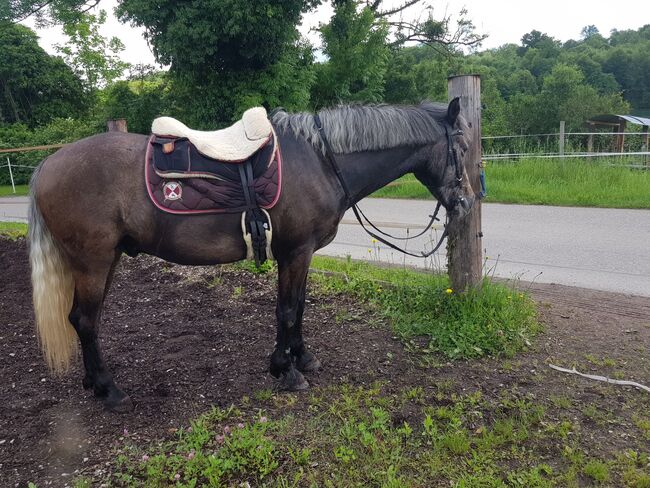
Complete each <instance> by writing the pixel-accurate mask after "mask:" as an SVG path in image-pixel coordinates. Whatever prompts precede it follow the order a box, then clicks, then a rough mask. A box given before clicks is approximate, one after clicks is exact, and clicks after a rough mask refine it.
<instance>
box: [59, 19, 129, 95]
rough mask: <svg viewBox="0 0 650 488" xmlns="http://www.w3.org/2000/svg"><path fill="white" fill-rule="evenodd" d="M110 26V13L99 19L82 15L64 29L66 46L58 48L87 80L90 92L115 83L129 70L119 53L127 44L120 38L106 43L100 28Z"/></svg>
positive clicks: (75, 69)
mask: <svg viewBox="0 0 650 488" xmlns="http://www.w3.org/2000/svg"><path fill="white" fill-rule="evenodd" d="M105 22H106V11H104V10H100V12H99V14H98V15H92V14H88V13H80V14H78V15H76V16H74V18H73V19H72V20H71V21H70V22H68V23H66V24H65V25H64V26H63V32H64V33H65V35H66V36H68V42H66V44H65V45H56V46H55V47H56V50H57V51H58V52H59V53H60V54H62V55H63V57H64V59H65V61H66V63H67V64H68V65H69V66H70V67H72V69H73V70H74V71H75V73H77V75H78V76H79V77H80V78H81V79H83V80H84V82H85V85H86V89H87V90H88V91H89V92H94V91H95V90H97V89H98V88H100V87H102V86H106V85H107V84H109V83H111V82H113V81H114V80H116V79H117V78H119V77H120V76H122V74H123V73H124V70H125V69H126V68H128V66H129V64H128V63H125V62H124V61H122V60H121V59H120V57H119V53H120V52H122V51H123V50H124V44H123V43H122V41H120V40H119V39H118V38H117V37H112V38H111V39H108V40H107V39H106V38H105V37H104V36H102V35H101V34H100V33H99V28H100V26H102V25H103V24H104V23H105Z"/></svg>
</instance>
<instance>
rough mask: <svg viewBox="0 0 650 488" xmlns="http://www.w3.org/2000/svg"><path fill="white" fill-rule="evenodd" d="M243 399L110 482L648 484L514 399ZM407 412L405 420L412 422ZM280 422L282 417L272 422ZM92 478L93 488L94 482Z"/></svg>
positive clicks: (377, 395)
mask: <svg viewBox="0 0 650 488" xmlns="http://www.w3.org/2000/svg"><path fill="white" fill-rule="evenodd" d="M297 398H298V397H297V396H296V395H291V394H286V393H285V394H279V395H278V394H273V395H272V396H270V397H268V398H265V400H264V401H263V402H262V404H261V405H260V404H259V403H258V404H253V403H252V401H251V400H250V399H249V398H247V397H244V398H242V400H241V402H240V404H239V405H238V406H237V407H235V406H231V407H230V408H226V409H222V408H217V407H214V408H213V409H212V410H210V411H209V412H207V413H205V414H203V415H201V416H199V417H198V418H196V419H195V420H193V421H191V422H190V423H189V425H186V426H184V427H181V428H179V429H178V430H177V432H176V433H175V435H174V438H173V439H171V440H168V441H164V442H159V443H152V444H142V445H137V444H132V443H129V442H128V441H127V442H126V443H125V444H123V445H120V446H119V447H118V448H117V449H116V458H115V460H114V461H113V462H111V463H110V464H111V465H110V471H111V472H112V474H111V475H110V478H108V479H104V480H95V482H96V484H98V485H99V484H100V483H99V481H102V482H103V483H105V484H104V485H103V486H128V487H131V486H161V487H162V486H177V487H196V486H224V487H225V486H247V487H250V486H267V487H282V488H285V487H298V486H309V487H312V486H313V487H318V486H323V487H332V488H333V487H339V486H345V487H368V486H376V487H389V488H390V487H395V488H398V487H429V486H455V487H495V488H501V487H503V488H506V487H511V488H516V487H521V488H523V487H530V488H536V487H537V488H548V487H578V486H594V485H595V486H631V487H646V488H647V487H648V486H650V485H648V480H649V479H650V478H649V477H648V475H647V473H645V472H644V470H645V468H646V467H647V463H648V461H649V459H648V454H647V453H646V452H643V451H642V450H635V449H632V448H629V449H626V450H625V451H622V452H615V453H614V455H613V456H612V455H611V454H610V455H599V454H598V453H597V450H592V443H593V439H592V438H591V437H590V436H589V435H583V434H582V433H581V431H580V429H579V428H576V425H573V424H570V423H569V425H571V434H570V435H566V428H565V427H564V424H567V423H568V422H567V421H566V420H561V419H556V418H555V416H554V414H553V413H550V412H549V411H548V410H547V408H545V406H544V405H542V404H540V403H535V402H534V401H531V400H528V399H526V398H522V397H521V395H520V394H518V393H517V392H515V391H510V390H507V391H504V392H502V394H501V396H500V397H497V398H484V397H483V396H482V395H481V393H480V392H478V391H469V392H466V393H463V394H456V393H448V392H441V391H438V392H436V393H435V398H433V397H431V396H428V397H425V396H423V395H422V394H418V395H415V397H413V396H412V395H411V393H410V390H409V389H404V390H402V391H399V390H398V391H396V390H395V389H391V388H388V387H387V385H386V387H385V385H382V384H375V385H371V386H369V387H365V388H364V387H354V386H350V385H341V386H335V387H328V388H321V389H317V390H316V391H314V392H312V393H311V394H310V395H301V396H300V401H296V400H297ZM404 412H409V413H408V415H406V416H405V415H404ZM274 414H275V415H276V416H275V417H274V416H273V415H274ZM84 481H86V482H87V481H90V480H88V479H87V478H85V479H84Z"/></svg>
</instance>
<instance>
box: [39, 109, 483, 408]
mask: <svg viewBox="0 0 650 488" xmlns="http://www.w3.org/2000/svg"><path fill="white" fill-rule="evenodd" d="M317 115H318V116H319V117H320V121H321V122H320V123H322V127H317V126H316V124H315V123H314V117H315V116H314V115H313V114H310V113H294V114H291V113H287V112H285V111H284V110H279V111H278V112H277V113H275V114H273V115H272V116H271V118H270V122H271V125H272V127H273V130H274V132H275V134H276V137H277V141H278V144H279V146H280V148H281V151H282V160H283V170H282V171H283V174H284V177H283V182H282V194H281V197H280V199H279V201H278V202H277V204H276V205H275V206H274V207H273V208H272V209H271V210H269V215H270V218H271V221H272V226H273V240H272V254H273V257H274V259H275V260H276V262H277V269H278V290H277V305H276V310H275V314H276V319H277V340H276V344H275V348H274V350H273V352H272V354H271V356H270V372H271V374H272V375H273V377H275V378H277V379H278V381H279V385H280V387H281V388H284V389H287V390H302V389H305V388H307V387H308V382H307V380H306V379H305V376H304V374H303V373H311V372H315V371H317V370H318V369H319V368H320V367H321V363H320V361H319V360H318V359H317V358H316V357H315V355H314V354H313V353H312V352H310V351H309V350H308V349H307V348H306V347H305V343H304V341H303V334H302V325H303V324H302V317H303V311H304V307H305V289H306V285H307V274H308V269H309V265H310V262H311V258H312V255H313V254H314V252H315V251H316V250H318V249H320V248H322V247H324V246H326V245H327V244H328V243H330V242H331V241H332V240H333V239H334V237H335V236H336V233H337V229H338V225H339V223H340V222H341V219H342V218H343V215H344V213H345V211H346V210H347V209H348V207H349V206H350V205H353V204H356V202H358V201H359V200H361V199H362V198H364V197H366V196H368V195H370V194H371V193H373V192H374V191H376V190H378V189H379V188H381V187H383V186H385V185H387V184H388V183H389V182H391V181H393V180H395V179H397V178H399V177H401V176H403V175H405V174H407V173H412V174H414V175H415V177H416V178H417V179H418V180H419V181H420V182H421V183H422V184H423V185H425V187H426V188H427V189H428V190H429V191H430V193H431V194H432V195H433V196H434V197H435V198H436V199H437V200H438V201H439V202H440V203H441V204H442V205H443V206H444V207H445V209H446V211H447V215H448V216H451V217H452V218H462V217H463V216H464V215H466V214H467V213H468V212H469V211H470V208H471V205H472V203H473V202H474V200H475V194H474V191H473V190H472V188H471V185H470V184H469V181H468V177H467V173H466V171H465V167H464V162H463V160H464V157H465V153H466V151H467V149H468V147H469V144H470V142H471V141H470V140H469V136H468V135H467V134H468V131H467V130H466V129H467V128H468V125H467V122H466V120H465V119H464V118H463V116H462V115H460V104H459V100H458V99H454V100H453V101H452V102H451V103H449V104H448V105H447V104H435V103H430V102H426V103H422V104H420V105H414V106H392V105H341V106H338V107H333V108H329V109H323V110H321V111H320V112H319V113H318V114H317ZM320 123H319V125H320ZM147 146H148V136H146V135H141V134H133V133H123V132H107V133H103V134H98V135H94V136H91V137H88V138H85V139H82V140H79V141H77V142H74V143H71V144H69V145H67V146H64V147H63V148H61V149H60V150H58V151H57V152H56V153H54V154H53V155H51V156H49V157H48V158H47V159H45V160H44V161H42V162H41V163H40V164H39V166H38V167H37V168H36V170H35V172H34V174H33V176H32V180H31V183H30V209H29V241H30V250H29V253H30V264H31V273H32V287H33V304H34V311H35V319H36V328H37V337H38V341H39V343H40V347H41V350H42V353H43V355H44V358H45V360H46V362H47V364H48V366H49V368H50V370H51V372H52V373H54V374H56V373H62V372H65V371H66V370H67V369H68V368H69V366H70V364H71V361H72V360H73V358H74V357H75V356H76V351H77V349H78V347H79V344H80V345H81V351H82V358H83V364H84V368H85V375H84V377H83V382H82V384H83V387H84V388H85V389H92V391H93V393H94V395H95V397H96V398H97V399H98V400H99V401H101V402H103V404H104V406H105V407H106V408H107V409H109V410H113V411H118V412H124V411H129V410H131V409H132V408H133V402H132V401H131V399H130V397H129V396H128V395H127V394H126V393H125V392H123V391H122V390H121V389H120V388H119V387H118V386H117V385H116V383H115V380H114V379H113V376H112V374H111V372H110V370H109V367H108V366H107V364H106V362H105V360H104V358H103V356H102V353H101V350H100V341H99V325H100V318H101V312H102V307H103V303H104V301H105V299H106V296H107V293H108V291H109V288H110V285H111V281H112V278H113V274H114V272H115V268H116V265H117V264H118V261H119V260H120V256H121V255H122V254H123V253H126V254H128V255H130V256H134V255H136V254H138V253H146V254H150V255H154V256H157V257H159V258H162V259H163V260H167V261H170V262H174V263H177V264H187V265H217V264H225V263H232V262H236V261H240V260H242V259H244V258H245V257H246V253H247V248H246V245H245V243H244V239H243V237H242V230H241V223H240V220H241V219H240V216H239V215H235V214H228V213H224V214H212V215H192V216H183V215H174V214H171V213H165V212H161V211H160V210H159V209H158V208H156V207H155V206H154V204H153V203H152V201H151V200H150V198H149V196H148V194H147V190H146V189H145V181H144V179H145V178H144V174H143V161H144V160H145V153H146V150H147ZM326 146H327V147H326ZM328 147H329V148H330V150H331V151H332V153H333V154H329V153H328V149H327V148H328ZM330 159H331V160H333V161H335V162H336V164H335V165H334V167H332V165H331V164H328V160H330ZM346 187H347V188H346Z"/></svg>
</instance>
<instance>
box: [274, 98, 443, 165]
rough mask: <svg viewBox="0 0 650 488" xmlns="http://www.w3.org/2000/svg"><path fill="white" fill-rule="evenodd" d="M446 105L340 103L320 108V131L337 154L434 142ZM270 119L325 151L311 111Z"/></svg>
mask: <svg viewBox="0 0 650 488" xmlns="http://www.w3.org/2000/svg"><path fill="white" fill-rule="evenodd" d="M446 113H447V105H445V104H438V103H435V104H434V103H422V104H421V105H417V106H399V105H341V106H338V107H334V108H327V109H323V110H321V111H320V112H319V113H318V115H319V116H320V119H321V121H322V124H323V130H324V131H325V133H326V135H327V139H328V141H329V143H330V145H331V146H332V151H334V152H335V153H337V154H349V153H355V152H362V151H377V150H381V149H389V148H392V147H398V146H418V145H423V144H433V143H435V142H437V141H438V140H439V139H440V137H442V135H443V134H444V128H443V127H442V124H441V122H442V120H443V119H444V117H445V115H446ZM271 121H272V122H273V124H274V125H275V126H276V128H279V129H280V130H282V131H284V132H287V131H289V130H290V131H292V132H293V133H294V134H296V135H297V136H301V137H304V138H305V139H306V140H307V141H309V142H310V143H312V144H313V145H314V146H315V147H317V148H320V150H321V151H324V147H323V143H322V140H321V138H320V137H319V135H318V131H317V130H316V126H315V125H314V116H313V114H310V113H306V112H301V113H296V114H289V113H287V112H284V111H279V112H277V113H275V114H274V115H273V116H272V118H271Z"/></svg>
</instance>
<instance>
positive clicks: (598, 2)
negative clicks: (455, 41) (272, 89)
mask: <svg viewBox="0 0 650 488" xmlns="http://www.w3.org/2000/svg"><path fill="white" fill-rule="evenodd" d="M253 1H254V0H253ZM402 2H403V0H385V4H386V5H387V6H390V5H392V4H399V3H402ZM431 3H432V5H433V6H434V17H436V18H440V17H442V16H443V15H444V14H445V12H448V13H450V14H452V15H455V14H457V13H458V12H459V11H460V9H461V8H463V7H465V8H466V9H467V11H468V13H469V17H470V18H471V19H472V20H473V22H474V24H475V25H476V27H477V32H480V33H486V34H489V37H488V38H487V40H486V41H485V42H484V43H483V48H492V47H498V46H500V45H502V44H506V43H516V44H518V43H519V41H520V39H521V37H522V36H523V35H524V34H525V33H527V32H530V31H531V30H533V29H537V30H539V31H542V32H545V33H547V34H549V35H551V36H553V37H555V38H557V39H560V40H561V41H566V40H568V39H578V38H579V36H580V30H581V29H582V28H583V27H584V26H586V25H591V24H593V25H595V26H596V27H597V28H598V29H599V30H600V32H601V34H603V35H605V36H607V35H608V34H609V32H610V31H611V30H612V29H618V30H624V29H638V28H639V27H641V26H643V25H644V24H647V23H650V1H647V0H617V1H612V0H542V1H540V0H536V1H534V2H533V1H528V0H512V1H506V0H433V1H432V2H431ZM116 5H117V0H102V1H101V2H100V8H103V9H105V10H106V11H107V12H108V14H109V20H108V21H107V23H106V25H105V28H104V29H103V30H102V33H103V34H104V35H105V36H108V37H111V36H117V37H119V38H120V39H122V41H123V42H124V44H125V45H126V51H125V52H124V53H123V55H122V57H123V58H124V60H125V61H128V62H130V63H147V64H153V63H154V58H153V55H152V53H151V50H150V49H149V46H148V45H147V43H146V41H145V40H144V39H143V37H142V31H141V30H140V29H136V28H132V27H130V26H128V25H123V24H120V23H119V22H118V21H117V19H115V18H114V17H113V15H112V13H113V9H114V8H115V6H116ZM419 14H421V8H418V7H414V8H411V9H410V10H409V11H407V12H406V13H405V15H404V17H405V19H411V18H415V17H417V16H418V15H419ZM331 15H332V9H331V5H330V4H329V2H327V3H325V4H324V5H322V6H321V7H320V8H319V9H318V10H317V11H316V12H314V13H311V14H309V15H307V16H305V18H304V19H303V23H302V26H301V28H300V30H301V32H302V33H303V34H304V35H307V36H308V37H309V38H310V40H311V41H312V43H313V44H314V45H316V46H318V44H319V37H318V35H317V34H316V33H314V32H310V29H311V28H313V27H316V26H318V24H319V23H320V22H327V20H328V19H329V17H330V16H331ZM26 24H27V25H29V26H30V27H33V23H32V22H29V21H28V22H26ZM37 32H38V35H39V36H40V37H41V41H40V43H41V45H42V46H43V47H44V48H45V49H46V50H47V51H48V52H50V53H53V52H54V49H53V45H54V44H57V43H63V42H64V41H65V40H64V38H63V36H62V34H61V31H60V29H58V28H53V29H41V30H38V31H37Z"/></svg>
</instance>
